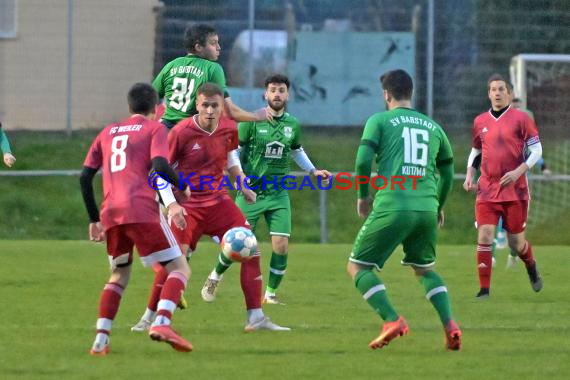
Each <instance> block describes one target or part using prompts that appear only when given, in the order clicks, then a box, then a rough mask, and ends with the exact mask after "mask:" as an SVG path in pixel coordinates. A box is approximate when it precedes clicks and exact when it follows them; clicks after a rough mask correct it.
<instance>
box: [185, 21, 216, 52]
mask: <svg viewBox="0 0 570 380" xmlns="http://www.w3.org/2000/svg"><path fill="white" fill-rule="evenodd" d="M211 34H218V32H217V31H216V29H215V28H214V27H213V26H210V25H206V24H198V25H190V26H189V27H188V28H187V29H186V31H185V32H184V47H185V48H186V50H187V51H189V52H191V53H193V52H195V51H196V49H195V46H196V44H198V45H202V46H204V45H206V40H207V39H208V36H209V35H211Z"/></svg>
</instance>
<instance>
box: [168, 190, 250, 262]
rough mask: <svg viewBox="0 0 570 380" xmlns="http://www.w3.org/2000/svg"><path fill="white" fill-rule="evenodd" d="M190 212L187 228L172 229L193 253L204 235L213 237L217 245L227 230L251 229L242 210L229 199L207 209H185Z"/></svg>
mask: <svg viewBox="0 0 570 380" xmlns="http://www.w3.org/2000/svg"><path fill="white" fill-rule="evenodd" d="M184 208H185V209H186V211H187V212H188V215H186V216H185V218H186V224H187V226H186V228H185V229H184V230H183V231H181V230H179V229H177V228H175V227H173V228H172V230H173V231H174V234H175V235H176V239H177V240H178V241H179V242H180V244H187V245H189V246H190V250H191V251H192V252H193V251H195V250H196V246H197V245H198V240H200V238H201V237H202V235H208V236H211V237H212V238H213V239H214V241H215V242H216V243H220V242H221V241H222V237H223V236H224V234H225V233H226V231H227V230H229V229H231V228H234V227H246V228H251V227H250V225H249V223H248V222H247V221H246V219H245V216H244V215H243V213H242V212H241V210H240V209H239V208H238V207H237V206H236V204H235V203H234V201H233V200H232V199H231V198H230V197H229V196H227V197H224V198H223V199H222V200H221V201H220V202H219V203H216V204H215V205H212V206H207V207H187V206H185V207H184Z"/></svg>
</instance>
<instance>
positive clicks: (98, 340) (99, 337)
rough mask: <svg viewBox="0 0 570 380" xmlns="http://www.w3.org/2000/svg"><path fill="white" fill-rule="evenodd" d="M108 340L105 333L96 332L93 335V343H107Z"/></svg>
mask: <svg viewBox="0 0 570 380" xmlns="http://www.w3.org/2000/svg"><path fill="white" fill-rule="evenodd" d="M108 341H109V335H107V334H105V333H97V335H95V342H94V343H93V345H96V344H107V342H108Z"/></svg>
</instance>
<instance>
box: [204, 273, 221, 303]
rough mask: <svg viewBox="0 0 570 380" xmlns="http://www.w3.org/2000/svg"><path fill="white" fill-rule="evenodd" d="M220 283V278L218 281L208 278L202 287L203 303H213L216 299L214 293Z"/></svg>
mask: <svg viewBox="0 0 570 380" xmlns="http://www.w3.org/2000/svg"><path fill="white" fill-rule="evenodd" d="M221 281H222V277H221V276H220V279H219V280H214V279H213V278H210V277H208V278H207V279H206V282H205V283H204V286H203V287H202V292H201V293H202V299H203V300H204V301H205V302H214V301H215V299H216V292H217V291H218V285H219V284H220V282H221Z"/></svg>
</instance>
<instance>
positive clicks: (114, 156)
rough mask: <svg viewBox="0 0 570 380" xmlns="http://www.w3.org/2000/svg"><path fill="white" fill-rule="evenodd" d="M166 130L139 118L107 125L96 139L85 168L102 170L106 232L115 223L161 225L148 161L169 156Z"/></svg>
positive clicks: (155, 123) (152, 122) (102, 206)
mask: <svg viewBox="0 0 570 380" xmlns="http://www.w3.org/2000/svg"><path fill="white" fill-rule="evenodd" d="M167 135H168V131H167V129H166V128H164V126H163V125H162V124H160V123H159V122H157V121H152V120H148V119H146V118H144V117H143V116H140V115H134V116H132V117H130V118H128V119H126V120H124V121H122V122H120V123H115V124H110V125H108V126H106V127H105V128H104V129H103V130H102V131H101V133H99V135H98V136H97V137H96V138H95V141H93V144H91V148H90V149H89V152H88V153H87V157H86V158H85V162H84V163H83V165H84V166H88V167H90V168H93V169H99V168H101V170H102V172H103V203H102V205H101V223H102V224H103V226H104V227H105V229H106V230H107V229H109V228H111V227H113V226H115V225H118V224H128V223H160V215H159V206H158V203H157V201H156V199H155V196H156V192H155V190H154V189H153V188H152V187H151V186H150V185H149V183H148V178H149V171H150V169H151V166H152V163H151V160H152V159H153V158H155V157H164V158H165V159H166V158H167V157H168V145H167V143H166V141H167Z"/></svg>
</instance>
